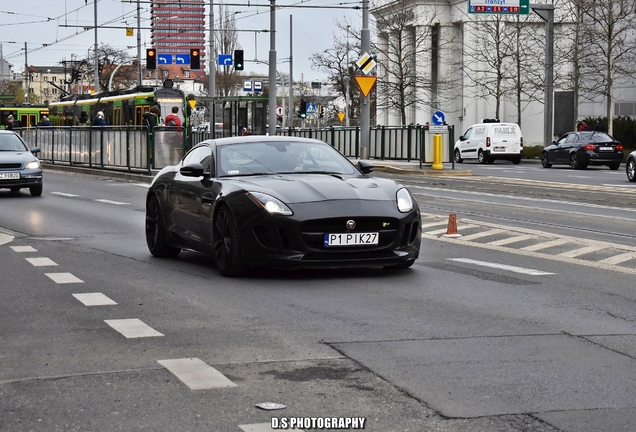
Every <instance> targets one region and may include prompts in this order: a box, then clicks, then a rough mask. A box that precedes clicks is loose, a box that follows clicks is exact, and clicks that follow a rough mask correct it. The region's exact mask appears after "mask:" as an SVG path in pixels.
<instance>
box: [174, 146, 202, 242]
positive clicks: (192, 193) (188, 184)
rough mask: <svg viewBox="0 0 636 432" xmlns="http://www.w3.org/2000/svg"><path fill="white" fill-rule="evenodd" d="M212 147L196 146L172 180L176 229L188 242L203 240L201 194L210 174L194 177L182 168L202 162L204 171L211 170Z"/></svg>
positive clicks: (187, 155)
mask: <svg viewBox="0 0 636 432" xmlns="http://www.w3.org/2000/svg"><path fill="white" fill-rule="evenodd" d="M211 157H212V153H211V149H210V146H209V145H208V144H201V145H199V146H197V147H194V148H193V149H192V150H190V151H189V152H188V154H186V156H185V157H184V158H183V160H182V161H181V163H180V165H179V171H177V172H176V173H175V176H174V178H173V179H172V180H171V182H170V195H171V197H172V205H173V209H174V213H173V220H174V223H175V227H174V228H175V229H174V231H175V232H176V233H177V234H178V235H179V236H180V237H181V238H183V239H184V240H185V241H187V242H188V243H199V242H200V241H201V203H202V200H201V196H202V193H203V190H204V186H205V184H206V183H207V181H208V179H209V174H208V175H207V176H206V175H203V176H197V177H192V176H188V175H183V174H182V173H181V172H180V170H181V168H183V167H186V166H190V165H192V164H201V166H202V167H203V172H205V173H209V172H210V164H211Z"/></svg>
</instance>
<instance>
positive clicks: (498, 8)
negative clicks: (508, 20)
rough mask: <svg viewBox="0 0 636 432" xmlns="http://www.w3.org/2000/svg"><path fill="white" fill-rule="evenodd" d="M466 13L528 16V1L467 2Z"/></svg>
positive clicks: (491, 0) (484, 0)
mask: <svg viewBox="0 0 636 432" xmlns="http://www.w3.org/2000/svg"><path fill="white" fill-rule="evenodd" d="M468 12H469V13H475V14H504V15H528V14H529V13H530V0H468Z"/></svg>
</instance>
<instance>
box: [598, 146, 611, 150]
mask: <svg viewBox="0 0 636 432" xmlns="http://www.w3.org/2000/svg"><path fill="white" fill-rule="evenodd" d="M598 149H599V150H601V151H613V150H614V147H599V148H598Z"/></svg>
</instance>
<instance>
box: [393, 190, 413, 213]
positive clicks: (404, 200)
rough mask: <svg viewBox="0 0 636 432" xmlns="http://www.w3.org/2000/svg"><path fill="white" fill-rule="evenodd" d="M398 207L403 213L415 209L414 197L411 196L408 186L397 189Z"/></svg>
mask: <svg viewBox="0 0 636 432" xmlns="http://www.w3.org/2000/svg"><path fill="white" fill-rule="evenodd" d="M396 198H397V208H398V210H399V211H400V212H402V213H407V212H410V211H411V210H413V199H412V198H411V194H410V193H409V191H408V190H406V188H402V189H400V190H399V191H397V194H396Z"/></svg>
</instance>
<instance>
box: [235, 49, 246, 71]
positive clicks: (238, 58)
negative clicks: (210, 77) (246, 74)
mask: <svg viewBox="0 0 636 432" xmlns="http://www.w3.org/2000/svg"><path fill="white" fill-rule="evenodd" d="M243 66H244V64H243V50H234V69H236V70H243Z"/></svg>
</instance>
